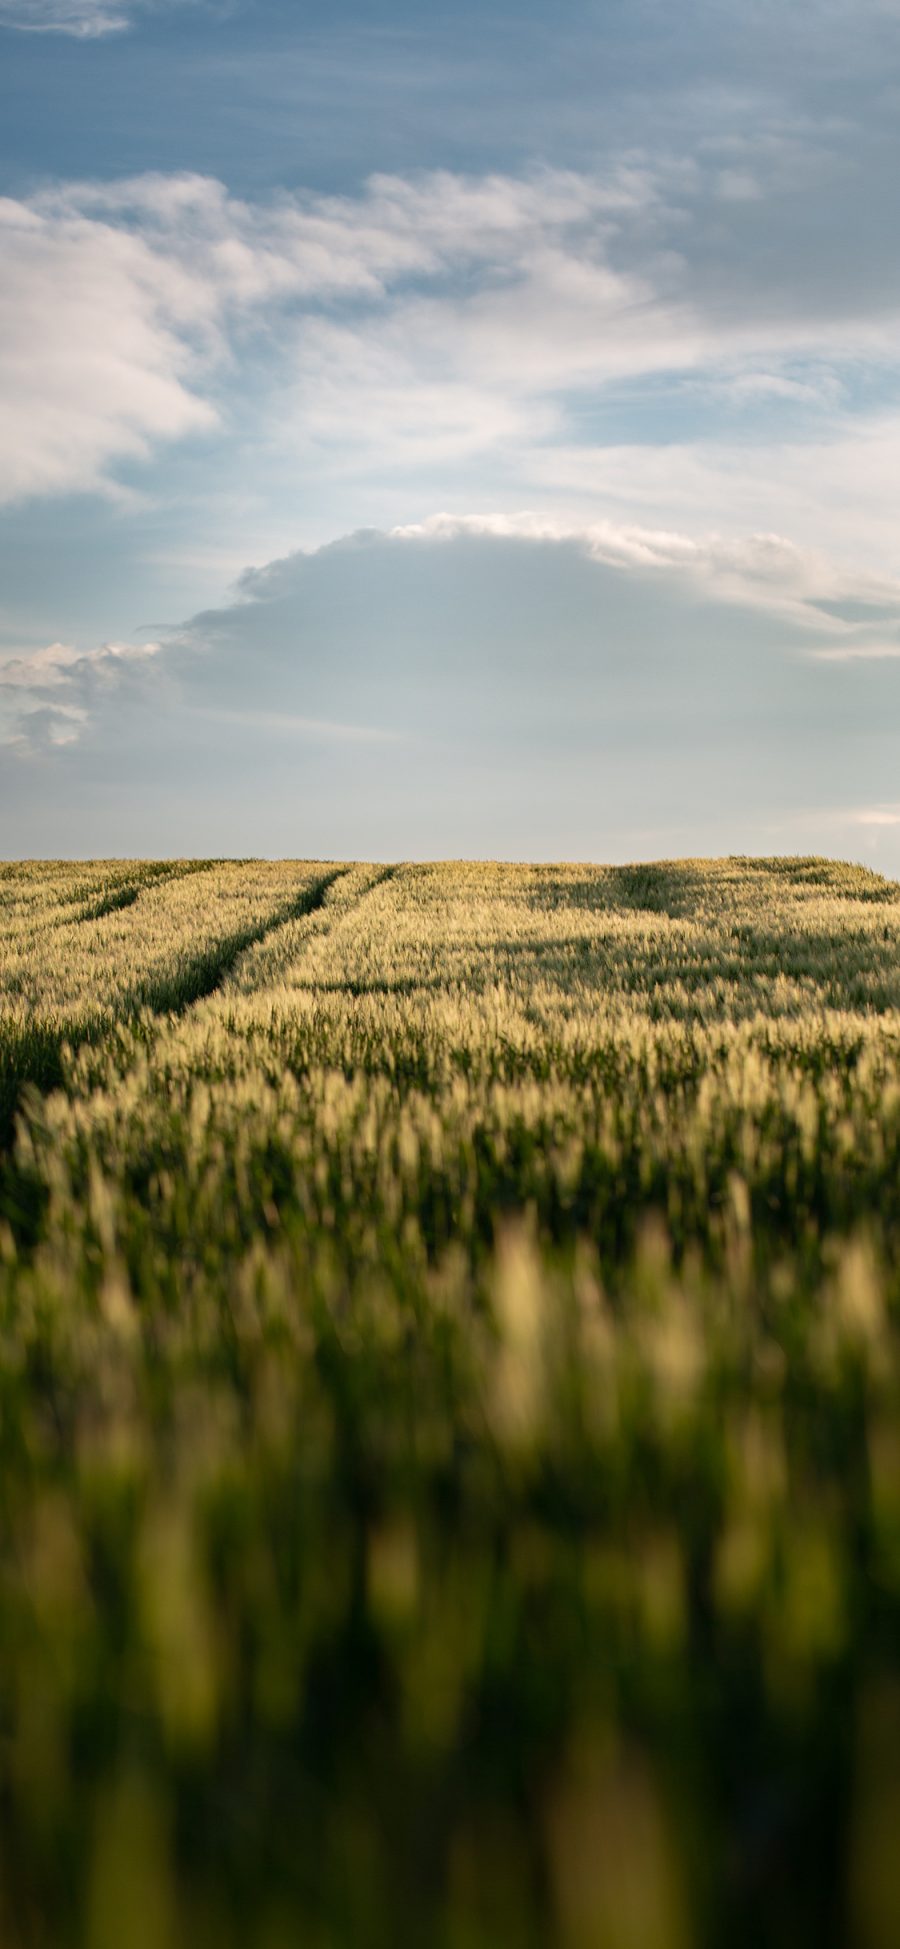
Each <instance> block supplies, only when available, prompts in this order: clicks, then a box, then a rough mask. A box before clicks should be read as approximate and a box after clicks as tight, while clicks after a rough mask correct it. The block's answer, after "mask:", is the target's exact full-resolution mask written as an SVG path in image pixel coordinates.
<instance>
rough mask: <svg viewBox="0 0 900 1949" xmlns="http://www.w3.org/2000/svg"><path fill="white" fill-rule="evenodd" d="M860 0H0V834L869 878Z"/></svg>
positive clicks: (879, 208)
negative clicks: (805, 863)
mask: <svg viewBox="0 0 900 1949" xmlns="http://www.w3.org/2000/svg"><path fill="white" fill-rule="evenodd" d="M898 106H900V0H855V4H854V5H852V6H851V5H850V4H847V3H846V0H804V4H803V5H802V6H797V7H794V8H790V9H785V8H783V7H782V6H778V5H776V4H775V0H742V4H737V0H684V4H683V5H682V6H680V7H679V8H672V7H671V6H670V5H664V4H661V3H658V0H593V3H589V0H562V4H560V5H558V6H557V7H556V8H555V9H554V10H553V13H552V17H551V14H550V10H548V9H547V8H546V6H544V5H543V4H541V5H538V4H536V0H534V3H533V4H518V5H513V4H497V3H496V0H482V4H480V5H478V6H477V7H476V6H474V5H468V4H463V5H457V6H455V7H454V8H453V9H452V11H448V12H442V11H441V10H439V9H428V10H426V9H423V8H422V6H421V5H420V4H419V5H415V6H414V5H413V4H412V0H402V3H400V0H398V3H397V4H393V5H389V4H385V0H350V4H344V3H343V0H342V3H341V4H334V3H332V4H331V5H329V6H327V7H326V6H325V5H324V4H323V5H318V4H308V5H305V4H298V3H297V0H291V4H288V0H0V177H2V180H0V253H2V266H3V269H2V279H0V354H2V356H0V814H2V822H3V824H2V839H0V850H2V852H3V853H4V854H5V855H6V856H15V855H17V854H20V853H50V854H67V853H83V852H92V853H120V852H123V851H136V852H141V853H153V852H190V853H194V852H197V851H200V850H211V851H216V852H223V851H227V852H238V853H240V852H247V851H254V852H257V851H259V852H266V853H274V854H288V853H289V854H297V853H307V854H311V853H324V854H333V855H337V854H342V855H343V854H348V853H353V854H359V855H370V856H398V855H400V856H405V857H410V856H415V855H428V854H454V853H468V854H495V853H501V854H504V855H506V856H522V857H529V856H531V857H553V856H556V857H558V856H560V855H563V854H565V855H569V856H577V857H581V858H587V857H594V858H611V859H612V858H615V859H623V858H629V857H652V856H661V855H665V854H674V853H682V852H692V853H716V852H721V851H730V850H735V851H764V852H775V851H779V852H798V851H803V852H805V851H812V850H815V851H823V852H828V853H833V854H844V855H849V856H851V857H855V858H866V859H869V860H871V861H872V862H873V863H874V864H876V865H879V866H881V867H882V868H883V869H884V870H885V871H888V872H891V873H897V872H900V768H898V758H900V750H898V742H900V740H898V726H900V720H898V710H897V706H898V702H900V697H898V684H900V542H898V522H897V495H898V488H900V352H898V346H900V337H898V326H900V254H898V252H897V249H896V216H895V209H894V205H895V195H896V191H895V185H896V182H897V180H898V177H900V116H898Z"/></svg>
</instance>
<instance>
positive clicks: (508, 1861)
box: [0, 859, 900, 1949]
mask: <svg viewBox="0 0 900 1949" xmlns="http://www.w3.org/2000/svg"><path fill="white" fill-rule="evenodd" d="M898 1834H900V887H898V886H896V885H894V884H893V883H891V882H888V881H885V880H882V879H880V878H879V877H878V876H877V875H875V874H874V873H871V872H869V871H867V870H864V869H863V868H861V867H853V866H840V865H833V864H830V863H828V862H826V861H823V860H817V859H802V860H774V859H773V860H761V861H748V860H738V859H731V860H720V861H713V862H692V861H682V862H679V863H675V864H664V865H660V866H655V867H627V868H626V867H620V868H599V867H598V868H594V867H581V866H560V867H541V868H525V867H511V866H510V867H507V866H502V867H501V866H496V867H495V866H485V865H451V866H399V867H395V868H385V867H374V866H373V867H367V866H359V865H336V864H327V863H322V864H317V863H315V862H294V863H285V862H282V863H279V864H277V865H273V864H267V863H264V862H243V863H234V862H232V863H228V862H224V863H223V862H203V861H181V862H168V863H165V864H160V865H147V864H146V863H141V864H134V863H132V864H129V863H127V862H121V861H119V862H115V863H106V864H104V863H102V862H100V863H92V864H90V865H86V864H80V865H78V866H62V865H56V864H36V865H29V866H22V867H19V866H6V867H3V868H0V1943H2V1944H3V1949H7V1946H8V1949H124V1945H127V1949H288V1945H295V1944H302V1945H304V1949H307V1945H308V1946H309V1949H345V1945H352V1946H353V1949H400V1945H403V1946H404V1949H405V1945H416V1949H419V1945H421V1949H549V1946H551V1945H552V1949H557V1946H558V1949H713V1946H714V1945H715V1949H718V1945H725V1944H728V1945H729V1949H751V1945H752V1949H759V1946H760V1945H765V1949H781V1945H784V1949H788V1945H790V1949H799V1946H800V1945H805V1944H807V1943H809V1944H815V1945H816V1949H846V1946H847V1945H852V1946H853V1949H857V1945H858V1946H859V1949H895V1945H896V1944H897V1943H898V1942H900V1848H898V1838H897V1837H898Z"/></svg>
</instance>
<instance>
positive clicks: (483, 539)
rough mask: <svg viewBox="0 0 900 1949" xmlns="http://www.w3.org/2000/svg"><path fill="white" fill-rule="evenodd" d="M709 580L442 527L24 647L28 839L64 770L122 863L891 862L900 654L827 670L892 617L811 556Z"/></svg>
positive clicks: (619, 558)
mask: <svg viewBox="0 0 900 1949" xmlns="http://www.w3.org/2000/svg"><path fill="white" fill-rule="evenodd" d="M714 552H715V551H714V550H713V551H712V553H713V554H714ZM726 567H727V569H728V573H729V574H730V573H731V569H730V566H729V565H728V564H726ZM717 572H718V568H717V567H716V568H714V570H713V574H714V575H715V574H716V573H717ZM740 573H741V575H742V576H743V577H744V578H745V579H746V578H747V576H748V574H749V575H751V577H752V569H748V564H747V563H746V562H744V563H742V564H741V565H740ZM706 575H707V567H706V565H705V564H700V565H699V580H698V564H697V562H696V561H693V560H685V559H684V551H683V550H682V551H681V558H680V559H679V550H678V547H677V545H676V542H675V539H674V538H673V537H668V538H667V537H655V538H654V537H652V536H645V537H641V536H639V535H637V534H635V533H633V534H631V535H630V536H628V535H626V536H624V537H615V536H612V535H609V534H602V533H598V534H595V535H594V536H593V537H590V536H588V537H585V536H580V537H579V536H567V537H559V538H549V537H547V536H546V535H543V536H541V535H539V534H534V533H532V534H529V533H528V532H527V530H526V531H524V532H519V533H515V532H506V533H503V532H496V531H492V529H491V524H490V523H489V522H488V523H482V524H481V525H480V526H479V525H478V524H473V523H469V524H459V523H447V522H444V523H436V524H433V525H432V526H431V527H430V528H425V529H419V530H418V531H414V532H409V531H407V532H406V533H397V534H394V535H379V534H375V533H372V534H365V535H357V536H352V537H348V538H347V539H346V540H344V541H342V542H340V543H338V544H334V545H333V546H331V547H328V548H324V549H321V550H319V551H317V552H316V553H314V554H311V555H309V554H305V555H296V556H293V557H290V558H288V559H287V560H284V561H280V562H275V563H273V564H271V565H270V566H269V567H267V568H265V569H262V570H255V571H252V572H250V573H249V574H248V575H247V576H246V577H245V578H244V580H243V582H242V585H241V587H240V589H239V591H238V592H237V595H236V599H235V600H234V601H233V602H232V603H231V604H229V605H228V606H227V607H225V608H223V609H220V610H216V611H211V612H208V613H206V614H203V615H200V616H197V617H195V618H194V619H193V620H192V621H191V622H189V623H187V624H185V625H184V626H183V627H182V628H181V629H180V630H178V631H177V632H174V633H173V634H172V635H171V636H170V637H169V638H168V640H167V641H166V642H164V643H163V644H161V645H160V644H159V643H156V642H151V643H147V644H145V645H140V644H138V645H131V646H122V645H108V646H106V647H105V648H101V649H98V650H96V651H94V652H92V653H89V654H87V655H84V654H81V655H79V654H78V653H77V652H75V651H72V650H70V649H67V648H65V647H64V646H61V645H55V646H52V647H50V648H48V649H47V650H45V651H43V652H40V653H38V654H37V655H32V656H31V658H30V659H29V658H28V657H22V658H19V659H17V660H16V661H15V662H13V663H11V664H9V665H8V666H7V669H6V680H5V687H3V688H2V689H0V696H2V698H3V701H4V705H5V709H6V712H7V722H8V735H9V736H10V737H12V739H13V740H14V741H15V742H14V743H13V744H12V745H10V746H8V754H9V758H10V759H11V760H13V761H14V763H12V764H9V763H8V764H7V765H6V766H5V767H4V773H3V783H2V786H0V805H2V809H3V817H4V833H5V835H6V836H7V844H8V845H9V847H10V849H11V850H12V851H16V850H18V848H19V847H20V845H21V843H22V842H21V839H20V838H19V836H18V833H19V830H21V831H25V830H29V831H32V832H36V833H40V832H41V831H42V829H43V828H42V809H41V808H42V804H43V803H44V802H45V795H46V785H47V777H48V768H52V769H53V771H54V773H55V791H56V792H57V793H59V792H62V793H63V794H64V796H65V800H66V804H67V827H66V831H67V841H68V843H69V845H70V847H71V849H72V850H74V851H82V850H84V851H101V850H103V835H104V834H106V835H107V840H106V850H109V840H108V834H109V820H110V815H111V807H112V806H113V805H115V807H116V815H115V817H116V824H115V833H116V850H121V851H125V852H128V851H137V852H142V851H147V850H152V849H153V847H154V846H155V847H157V848H159V849H162V850H167V849H175V850H177V849H178V846H179V843H180V844H182V845H183V843H184V833H185V830H186V829H187V830H189V832H190V836H191V845H192V846H193V847H196V848H199V849H201V850H203V849H211V850H214V851H217V852H220V853H221V852H229V851H235V852H246V851H248V850H260V851H276V852H282V853H286V854H288V853H291V852H298V851H299V852H315V851H319V850H325V851H326V852H330V853H332V854H339V853H353V854H357V855H360V854H365V855H375V856H393V855H404V856H411V855H416V854H425V855H428V854H432V855H434V854H446V853H466V852H476V853H502V854H506V855H510V856H520V857H530V856H534V857H545V858H546V857H553V856H559V855H562V854H568V853H571V852H575V853H577V854H579V855H580V856H582V857H584V856H594V857H622V856H623V855H624V856H636V857H639V856H641V855H643V856H647V855H648V854H659V853H660V852H663V853H665V852H667V851H668V852H684V851H692V850H697V849H700V850H705V851H710V850H713V851H733V850H739V851H759V850H762V851H793V850H806V849H807V846H808V841H809V834H810V832H811V830H812V829H813V828H814V827H815V826H816V822H818V825H819V827H820V828H824V829H825V830H827V831H828V832H830V833H832V834H833V835H834V840H835V844H838V845H840V846H841V848H842V849H843V850H850V851H851V852H854V853H856V854H859V853H861V852H863V853H865V854H866V855H867V856H869V857H873V858H875V859H876V861H880V862H881V863H882V864H884V865H886V866H887V867H888V868H890V867H891V865H892V864H893V865H897V864H900V816H898V809H897V806H896V804H895V802H894V797H893V796H892V794H895V792H896V784H895V781H896V776H897V758H898V755H900V754H898V750H897V733H896V728H895V727H896V723H897V705H898V703H900V659H898V658H895V657H891V656H883V655H882V656H879V655H877V654H873V655H869V656H865V657H863V658H862V659H861V660H858V661H855V662H854V661H853V660H852V658H850V659H848V658H847V657H844V658H843V659H842V660H836V659H830V660H829V659H828V658H827V656H826V659H825V660H823V659H822V658H821V656H820V655H819V651H820V650H821V649H822V648H823V646H824V648H825V650H826V652H827V651H828V650H830V649H834V648H837V649H838V650H843V649H846V648H847V646H848V642H853V641H857V642H858V640H859V631H860V628H862V631H863V634H864V635H865V631H866V630H869V631H871V630H872V629H873V627H874V624H873V623H872V620H871V618H870V617H868V618H867V620H866V621H865V622H864V623H863V624H862V625H860V624H859V622H858V621H855V622H850V623H848V622H845V621H842V620H841V619H840V618H839V617H835V615H834V614H832V613H831V609H829V608H828V607H826V608H824V609H819V608H818V607H817V606H816V605H809V604H807V603H806V601H805V599H804V597H803V595H802V575H803V565H802V563H801V564H799V565H798V564H795V565H794V574H793V577H792V578H787V579H788V580H790V582H791V595H790V600H789V602H787V603H785V602H784V601H783V600H782V597H783V586H784V582H785V575H784V572H782V574H781V576H780V578H779V591H778V595H777V598H776V601H775V603H774V605H772V604H769V603H768V602H765V603H763V604H753V603H751V602H749V601H747V600H741V601H739V600H738V599H737V598H736V596H735V595H732V596H730V597H728V596H726V595H724V594H716V593H715V592H714V590H713V587H712V584H710V583H709V581H708V580H706ZM849 600H850V599H849V598H847V601H848V602H849ZM837 606H838V607H840V606H841V605H840V602H839V603H838V605H837ZM851 606H852V604H851ZM875 606H877V605H875V604H874V603H870V604H869V605H868V607H875ZM884 606H885V608H888V609H889V607H890V605H889V604H888V603H885V605H884ZM857 607H859V604H857ZM862 608H863V611H864V612H865V613H867V605H866V603H865V602H862ZM898 619H900V593H898V592H895V595H894V609H893V614H892V615H891V617H890V624H891V626H892V627H894V628H896V625H897V622H898ZM879 623H880V626H881V627H882V628H883V627H884V618H883V617H881V618H880V619H879ZM867 640H868V641H869V642H870V644H871V642H872V640H873V639H872V638H871V636H870V637H869V638H868V639H867ZM49 829H50V828H49V823H48V832H49ZM703 834H706V835H708V836H707V838H706V840H705V841H704V839H703V837H702V835H703ZM179 835H181V839H180V840H179ZM710 840H712V844H710ZM44 843H45V844H46V843H47V842H46V840H45V841H44ZM895 853H896V854H897V858H896V859H895Z"/></svg>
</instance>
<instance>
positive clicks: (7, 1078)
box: [0, 860, 348, 1216]
mask: <svg viewBox="0 0 900 1949" xmlns="http://www.w3.org/2000/svg"><path fill="white" fill-rule="evenodd" d="M222 863H223V862H222V861H221V860H213V861H209V862H204V863H202V864H200V865H198V866H196V867H193V866H192V867H190V868H188V869H186V871H185V872H183V873H177V874H174V875H173V876H172V877H173V878H187V877H188V875H189V874H190V873H192V872H203V871H207V870H208V869H209V867H211V866H219V865H221V864H222ZM347 870H348V869H347V868H346V867H334V868H333V869H332V870H331V871H330V872H328V873H324V874H322V876H321V878H319V879H317V880H315V881H314V882H313V884H312V886H306V887H304V888H303V889H302V891H301V892H300V893H299V894H298V895H295V896H294V898H293V899H292V900H289V901H287V902H284V903H282V905H281V906H279V907H278V908H276V910H275V912H274V913H273V914H270V915H268V916H267V918H266V919H265V920H263V921H261V922H259V921H257V922H256V923H254V924H253V925H252V926H245V927H241V928H237V929H235V931H234V932H233V933H231V934H226V935H225V936H224V937H220V938H219V939H217V940H213V941H212V942H211V943H209V944H208V945H207V946H206V947H204V948H201V949H199V950H198V952H197V953H195V954H193V955H190V956H188V957H187V958H186V959H185V961H184V962H183V963H182V964H181V966H180V967H179V968H178V969H177V970H176V971H175V972H174V973H172V974H169V975H163V976H159V977H157V978H156V979H155V980H154V979H153V978H152V977H149V978H147V979H146V980H144V981H141V982H139V983H138V984H137V985H136V986H135V987H134V988H132V989H131V990H130V991H129V993H128V994H127V995H125V996H123V998H122V1001H121V1003H120V1004H119V1005H118V1006H117V1007H116V1009H115V1010H114V1011H111V1012H110V1016H109V1019H108V1020H102V1021H99V1022H94V1023H90V1024H86V1025H83V1026H80V1025H79V1024H77V1023H64V1024H61V1025H60V1026H59V1027H52V1028H51V1027H49V1026H45V1025H43V1024H32V1025H29V1027H28V1028H27V1030H25V1031H24V1032H21V1031H18V1030H17V1031H14V1032H12V1033H9V1032H7V1033H4V1026H3V1023H2V1020H0V1216H2V1215H3V1207H4V1203H5V1202H6V1199H5V1197H4V1188H5V1187H4V1184H3V1177H4V1175H5V1167H6V1165H7V1164H8V1161H9V1154H10V1152H11V1150H12V1147H13V1144H14V1140H15V1127H16V1118H17V1116H18V1113H19V1110H20V1108H21V1105H22V1100H23V1096H24V1093H25V1091H26V1089H29V1088H30V1089H32V1090H35V1091H37V1092H38V1094H39V1095H41V1096H47V1095H49V1094H50V1092H51V1090H54V1089H59V1088H61V1087H62V1084H63V1082H64V1080H65V1078H64V1071H63V1060H62V1054H63V1048H64V1046H66V1045H68V1046H69V1047H70V1048H74V1049H77V1048H79V1047H83V1046H84V1045H85V1044H86V1043H97V1042H100V1041H102V1039H103V1037H104V1035H106V1034H107V1033H108V1032H109V1030H110V1028H112V1027H113V1026H114V1024H116V1023H127V1022H128V1021H129V1020H133V1019H134V1017H135V1016H137V1015H138V1014H139V1013H140V1011H141V1010H142V1009H149V1010H150V1012H151V1013H152V1014H154V1015H182V1014H184V1013H185V1011H186V1010H187V1009H189V1008H192V1007H193V1006H194V1004H195V1003H196V1002H200V1001H203V1000H205V998H206V997H207V996H208V995H212V994H215V992H216V990H217V989H218V988H220V987H221V986H222V983H223V982H224V981H225V980H226V978H227V976H228V975H229V974H230V973H231V970H232V968H233V967H234V965H235V962H236V961H237V960H238V958H239V956H240V955H241V954H243V953H244V952H245V951H246V949H247V948H250V947H254V946H255V945H256V943H257V942H258V941H262V940H265V938H266V936H267V935H268V934H271V933H272V932H273V931H274V930H275V929H276V928H278V927H282V926H283V925H284V923H285V921H289V920H301V919H304V918H305V917H306V915H307V914H313V913H315V912H316V911H317V910H318V908H320V907H321V906H322V905H323V902H324V900H325V897H326V894H327V893H328V891H329V888H330V887H332V886H333V885H334V883H335V881H336V880H339V879H340V878H341V877H342V875H343V874H344V873H346V872H347ZM153 884H157V885H158V884H159V881H158V880H157V881H154V882H153ZM123 904H125V905H129V906H130V905H132V904H133V903H132V902H131V901H128V902H125V903H123ZM110 911H114V909H111V910H110Z"/></svg>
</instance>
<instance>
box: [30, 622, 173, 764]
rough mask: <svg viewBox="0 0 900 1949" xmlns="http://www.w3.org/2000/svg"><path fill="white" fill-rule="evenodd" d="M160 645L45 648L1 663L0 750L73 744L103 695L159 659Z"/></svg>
mask: <svg viewBox="0 0 900 1949" xmlns="http://www.w3.org/2000/svg"><path fill="white" fill-rule="evenodd" d="M160 649H161V645H160V644H159V643H153V642H147V643H139V644H134V643H102V644H101V645H100V646H99V648H97V649H94V650H79V649H76V648H75V646H74V644H72V643H48V644H45V645H42V646H41V647H40V648H38V649H36V650H33V649H30V650H22V651H20V652H19V653H18V654H15V655H12V656H7V657H5V658H4V659H3V660H2V661H0V746H2V745H3V744H7V745H13V746H16V745H18V746H20V747H24V748H28V747H32V746H35V745H43V744H46V743H48V742H49V743H51V744H55V745H61V744H74V743H76V742H77V740H78V738H79V737H80V736H81V733H82V731H83V730H84V729H85V727H86V726H87V724H88V723H89V721H90V719H91V716H92V713H93V712H94V711H96V709H97V707H98V705H100V704H102V701H103V698H104V695H107V696H108V695H109V693H110V691H111V690H118V689H119V688H120V687H121V685H122V681H123V678H126V677H127V675H128V674H129V673H130V672H132V671H134V670H137V671H138V672H140V671H141V670H143V668H144V667H145V666H146V664H147V661H148V659H150V658H153V657H156V656H158V655H159V652H160Z"/></svg>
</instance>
